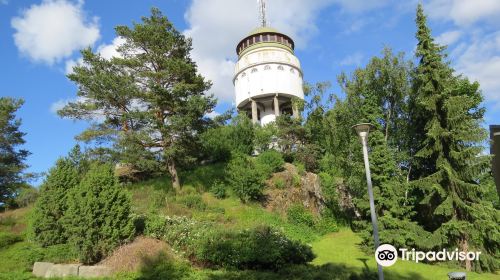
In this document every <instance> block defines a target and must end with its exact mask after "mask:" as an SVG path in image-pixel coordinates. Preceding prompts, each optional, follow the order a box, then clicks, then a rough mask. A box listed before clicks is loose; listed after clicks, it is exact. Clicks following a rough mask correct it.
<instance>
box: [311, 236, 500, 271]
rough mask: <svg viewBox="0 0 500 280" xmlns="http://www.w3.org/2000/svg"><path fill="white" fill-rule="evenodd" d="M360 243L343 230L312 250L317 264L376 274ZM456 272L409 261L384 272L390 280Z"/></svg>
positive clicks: (319, 243) (316, 244) (373, 261)
mask: <svg viewBox="0 0 500 280" xmlns="http://www.w3.org/2000/svg"><path fill="white" fill-rule="evenodd" d="M360 241H361V239H360V238H359V236H357V235H356V234H355V233H353V232H352V231H351V230H349V229H342V230H340V231H339V232H338V233H333V234H329V235H327V236H324V237H322V238H321V239H320V240H317V241H315V242H313V244H312V246H313V250H314V252H315V253H316V254H317V255H318V257H317V258H316V259H315V260H314V262H313V263H314V264H317V265H322V264H326V263H330V262H331V263H335V264H343V265H345V266H346V267H348V268H351V269H353V270H354V271H362V270H363V269H367V268H368V269H369V270H371V271H376V269H377V266H376V263H375V259H374V257H373V256H368V255H366V254H365V253H363V252H362V251H361V250H360V249H359V248H358V247H357V245H356V244H359V242H360ZM451 271H456V270H454V269H451V268H447V267H444V266H437V265H428V264H421V263H418V264H417V263H414V262H409V261H401V260H398V262H397V263H396V264H395V265H393V266H391V267H388V268H384V273H385V279H387V280H391V279H394V280H406V279H408V280H410V279H412V280H439V279H443V280H445V279H448V276H447V274H448V273H449V272H451ZM494 279H500V275H498V274H496V275H494V274H489V273H483V274H478V273H474V272H468V273H467V280H494Z"/></svg>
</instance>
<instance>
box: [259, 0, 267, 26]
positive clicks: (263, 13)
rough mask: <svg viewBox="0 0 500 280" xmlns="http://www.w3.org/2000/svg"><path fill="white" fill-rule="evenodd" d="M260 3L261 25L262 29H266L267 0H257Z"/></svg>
mask: <svg viewBox="0 0 500 280" xmlns="http://www.w3.org/2000/svg"><path fill="white" fill-rule="evenodd" d="M257 2H258V3H259V15H260V24H261V25H262V27H266V25H267V20H266V1H265V0H257Z"/></svg>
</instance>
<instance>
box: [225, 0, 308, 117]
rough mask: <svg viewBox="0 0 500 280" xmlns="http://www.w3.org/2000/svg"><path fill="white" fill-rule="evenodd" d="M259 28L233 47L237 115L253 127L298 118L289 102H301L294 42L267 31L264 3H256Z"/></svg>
mask: <svg viewBox="0 0 500 280" xmlns="http://www.w3.org/2000/svg"><path fill="white" fill-rule="evenodd" d="M259 9H260V21H261V26H260V27H258V28H256V29H254V30H253V31H252V32H250V34H248V36H246V37H245V38H243V39H242V40H241V41H240V43H239V44H238V45H237V47H236V53H237V54H238V62H237V63H236V67H235V74H234V78H233V84H234V88H235V93H236V106H237V109H238V111H240V112H246V113H247V115H248V116H249V117H251V118H252V121H253V123H254V124H260V125H262V126H264V125H266V124H268V123H270V122H273V121H275V120H276V117H277V116H279V115H281V114H290V115H293V116H294V117H296V118H298V117H299V111H298V109H297V107H296V105H294V104H293V103H295V102H292V99H293V98H298V99H301V100H303V99H304V90H303V79H302V78H303V73H302V70H301V68H300V62H299V59H298V58H297V57H296V56H295V54H294V47H295V45H294V42H293V40H292V39H291V38H290V37H288V36H287V35H285V34H283V33H281V32H279V31H278V30H276V29H274V28H271V27H268V26H267V24H266V8H265V2H264V0H260V1H259Z"/></svg>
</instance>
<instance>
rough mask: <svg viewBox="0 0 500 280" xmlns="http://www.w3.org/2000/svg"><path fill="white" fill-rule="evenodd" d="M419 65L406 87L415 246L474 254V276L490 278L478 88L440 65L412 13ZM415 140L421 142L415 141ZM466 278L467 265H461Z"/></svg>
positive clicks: (423, 25)
mask: <svg viewBox="0 0 500 280" xmlns="http://www.w3.org/2000/svg"><path fill="white" fill-rule="evenodd" d="M416 23H417V28H418V31H417V35H416V37H417V39H418V45H417V51H416V55H417V57H418V59H419V64H418V66H417V70H416V76H415V83H414V95H413V100H414V105H415V111H416V112H417V113H416V114H414V115H413V118H414V119H413V123H415V124H419V125H420V126H416V127H417V129H423V131H416V132H415V133H416V134H415V137H416V138H417V139H420V141H421V142H420V143H416V144H417V145H418V147H417V148H416V149H415V150H417V151H418V152H416V154H415V161H414V162H415V163H416V165H415V170H416V172H415V176H417V175H418V178H417V180H415V181H413V182H412V185H413V187H414V188H415V195H416V197H417V199H419V201H418V203H419V204H418V208H417V210H418V216H417V217H418V221H419V223H420V224H421V225H423V226H424V228H425V229H426V230H427V231H430V232H432V238H430V239H428V240H426V241H425V242H424V243H423V244H422V246H424V247H427V248H433V249H440V248H443V247H445V248H454V247H457V246H458V248H460V250H461V251H482V255H481V258H480V260H481V261H480V262H478V263H474V269H477V270H480V269H487V270H495V269H497V268H498V267H499V266H498V259H499V250H500V229H499V227H498V225H499V224H500V214H499V211H498V210H495V209H494V208H493V207H492V205H491V203H488V202H486V201H483V197H484V186H482V185H481V184H480V181H479V179H480V177H481V176H482V175H483V173H484V172H485V171H486V170H487V168H488V165H489V163H490V161H489V158H488V157H486V156H481V153H482V151H483V147H482V146H481V143H483V142H484V140H485V139H486V131H485V130H484V129H483V128H482V127H481V123H482V121H483V115H484V108H483V107H482V106H481V102H482V101H483V98H482V95H481V92H480V91H479V84H478V83H477V82H475V83H470V82H469V81H468V80H467V79H466V78H464V77H462V76H456V75H454V73H453V69H452V68H451V67H450V66H449V64H448V63H447V62H446V61H445V58H446V55H445V54H444V49H445V48H444V47H442V46H439V45H438V44H436V43H435V42H434V39H433V37H432V35H431V31H430V29H429V28H428V27H427V22H426V17H425V15H424V12H423V8H422V6H421V5H419V6H418V9H417V19H416ZM419 135H421V136H422V137H421V138H418V137H420V136H419ZM465 265H466V268H467V270H470V269H471V268H472V264H471V262H469V261H467V262H466V263H465Z"/></svg>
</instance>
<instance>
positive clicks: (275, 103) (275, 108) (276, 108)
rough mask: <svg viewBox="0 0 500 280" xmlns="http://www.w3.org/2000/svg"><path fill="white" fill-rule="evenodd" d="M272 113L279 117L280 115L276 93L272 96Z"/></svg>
mask: <svg viewBox="0 0 500 280" xmlns="http://www.w3.org/2000/svg"><path fill="white" fill-rule="evenodd" d="M274 115H275V116H276V117H279V115H280V103H279V100H278V94H276V95H275V96H274Z"/></svg>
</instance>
